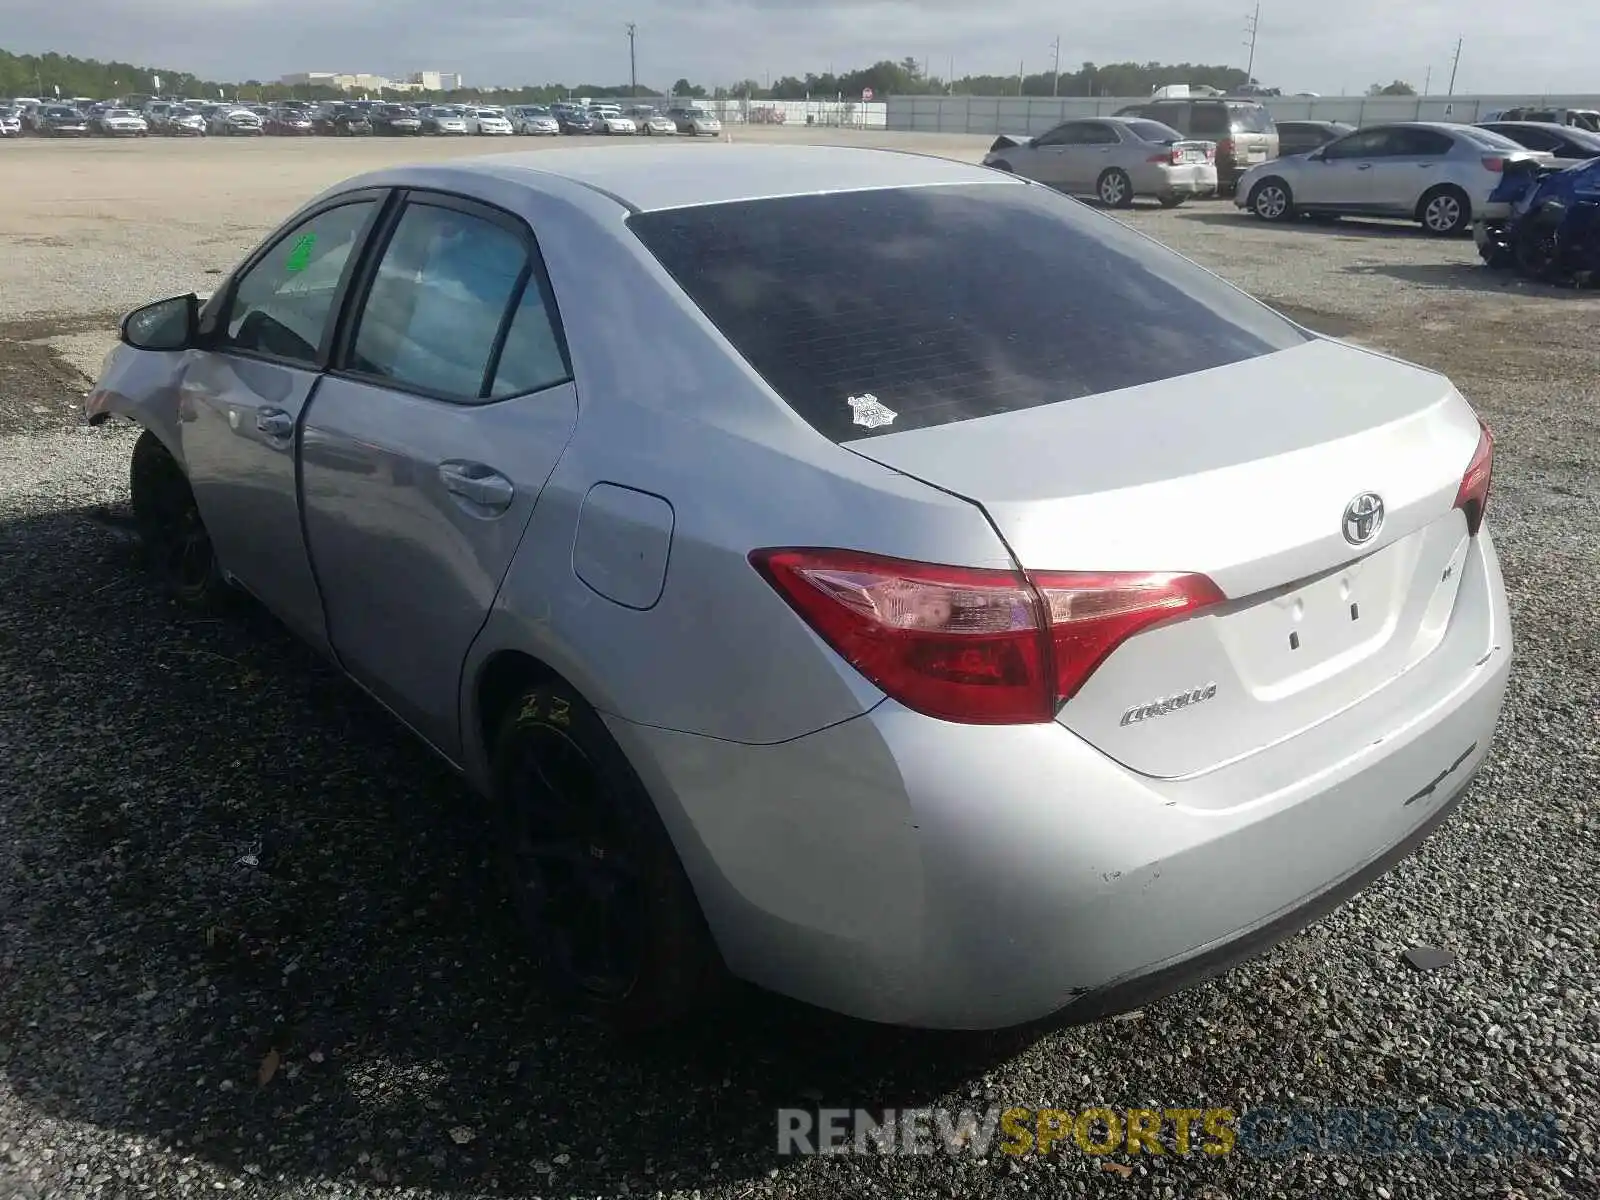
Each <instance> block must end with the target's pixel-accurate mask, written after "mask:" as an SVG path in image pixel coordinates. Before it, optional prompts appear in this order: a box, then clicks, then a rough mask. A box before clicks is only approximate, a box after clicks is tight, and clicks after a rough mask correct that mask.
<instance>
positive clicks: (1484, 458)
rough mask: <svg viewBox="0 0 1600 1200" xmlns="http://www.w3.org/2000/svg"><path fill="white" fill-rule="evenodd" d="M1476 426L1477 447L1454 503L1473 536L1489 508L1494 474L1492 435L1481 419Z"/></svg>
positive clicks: (1481, 526)
mask: <svg viewBox="0 0 1600 1200" xmlns="http://www.w3.org/2000/svg"><path fill="white" fill-rule="evenodd" d="M1478 428H1479V430H1481V432H1480V433H1479V434H1478V448H1477V449H1476V450H1474V451H1473V452H1472V461H1471V462H1470V463H1468V464H1467V473H1466V474H1465V475H1463V476H1462V477H1461V486H1460V487H1459V488H1458V489H1457V490H1456V504H1455V506H1456V507H1457V508H1459V509H1460V510H1461V511H1462V512H1463V513H1465V514H1466V517H1467V533H1469V534H1471V535H1474V536H1476V534H1477V532H1478V530H1479V529H1481V528H1483V514H1484V513H1485V512H1486V511H1488V508H1489V482H1490V480H1491V478H1492V477H1493V475H1494V435H1493V434H1492V433H1490V432H1489V427H1488V426H1487V425H1485V424H1484V423H1483V422H1482V421H1479V422H1478Z"/></svg>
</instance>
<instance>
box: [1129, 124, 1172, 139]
mask: <svg viewBox="0 0 1600 1200" xmlns="http://www.w3.org/2000/svg"><path fill="white" fill-rule="evenodd" d="M1128 128H1129V129H1130V130H1132V131H1133V134H1134V136H1135V137H1139V138H1143V139H1144V140H1145V141H1147V142H1179V141H1182V140H1183V134H1181V133H1179V132H1178V131H1177V130H1176V129H1174V128H1172V126H1170V125H1163V124H1162V123H1161V122H1160V121H1129V122H1128Z"/></svg>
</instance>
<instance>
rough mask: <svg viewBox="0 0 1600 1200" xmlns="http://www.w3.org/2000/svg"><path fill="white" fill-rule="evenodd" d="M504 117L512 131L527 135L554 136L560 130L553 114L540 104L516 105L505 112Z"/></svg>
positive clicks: (559, 125)
mask: <svg viewBox="0 0 1600 1200" xmlns="http://www.w3.org/2000/svg"><path fill="white" fill-rule="evenodd" d="M506 119H507V120H508V121H510V122H511V131H512V132H513V133H518V134H522V135H524V136H528V137H555V136H557V135H558V134H560V132H561V124H560V122H558V121H557V120H556V118H555V114H554V113H552V112H551V111H550V110H549V109H548V108H546V107H545V106H544V105H542V104H522V105H518V106H516V107H514V108H511V109H509V110H508V111H507V112H506Z"/></svg>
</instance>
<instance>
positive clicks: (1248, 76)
mask: <svg viewBox="0 0 1600 1200" xmlns="http://www.w3.org/2000/svg"><path fill="white" fill-rule="evenodd" d="M1260 26H1261V5H1259V4H1257V5H1256V10H1255V12H1254V13H1252V14H1250V15H1248V16H1246V17H1245V19H1244V31H1245V32H1246V33H1248V34H1249V35H1250V40H1249V41H1247V42H1245V43H1244V44H1245V45H1246V46H1249V47H1250V59H1249V61H1248V62H1246V63H1245V67H1244V77H1245V82H1246V83H1254V82H1255V81H1256V76H1255V69H1256V30H1257V29H1258V28H1260Z"/></svg>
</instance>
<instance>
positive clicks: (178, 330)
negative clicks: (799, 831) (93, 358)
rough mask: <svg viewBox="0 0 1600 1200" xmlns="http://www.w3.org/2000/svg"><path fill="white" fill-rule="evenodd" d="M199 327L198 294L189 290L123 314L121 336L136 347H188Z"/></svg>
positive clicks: (124, 340)
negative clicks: (185, 294) (180, 294)
mask: <svg viewBox="0 0 1600 1200" xmlns="http://www.w3.org/2000/svg"><path fill="white" fill-rule="evenodd" d="M199 327H200V297H199V296H197V295H195V293H193V292H190V293H189V294H188V295H187V296H174V297H172V298H171V299H170V300H157V301H156V302H155V303H154V304H146V305H145V306H144V307H143V308H136V309H134V310H133V311H132V312H131V313H129V314H128V315H127V316H125V317H123V318H122V329H121V336H122V340H123V342H124V343H126V344H127V345H129V346H132V347H133V348H134V349H135V350H187V349H189V348H190V347H192V346H193V345H194V344H195V342H196V340H197V337H196V335H197V334H198V332H199Z"/></svg>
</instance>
